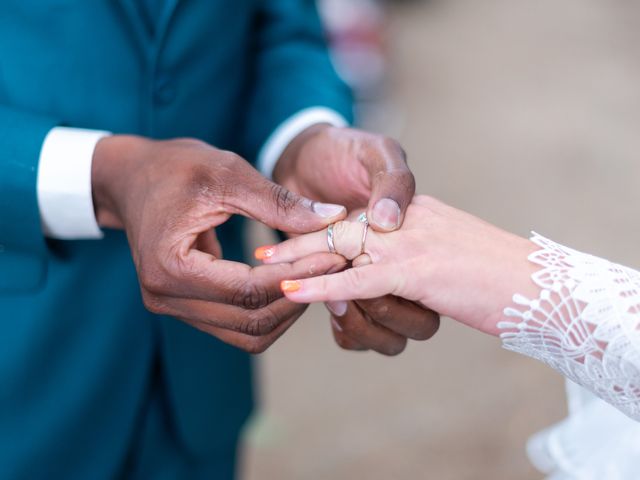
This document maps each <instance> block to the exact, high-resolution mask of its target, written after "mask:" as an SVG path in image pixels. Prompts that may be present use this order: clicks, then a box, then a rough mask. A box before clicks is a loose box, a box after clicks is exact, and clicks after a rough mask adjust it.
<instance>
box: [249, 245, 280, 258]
mask: <svg viewBox="0 0 640 480" xmlns="http://www.w3.org/2000/svg"><path fill="white" fill-rule="evenodd" d="M275 252H276V249H275V246H273V245H266V246H264V247H258V248H256V250H255V251H254V252H253V255H254V256H255V258H256V259H257V260H262V261H267V260H269V259H270V258H271V257H273V255H274V253H275Z"/></svg>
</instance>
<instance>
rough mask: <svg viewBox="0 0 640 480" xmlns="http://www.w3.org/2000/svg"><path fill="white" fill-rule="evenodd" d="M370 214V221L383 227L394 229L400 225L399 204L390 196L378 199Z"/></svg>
mask: <svg viewBox="0 0 640 480" xmlns="http://www.w3.org/2000/svg"><path fill="white" fill-rule="evenodd" d="M372 214H373V218H372V219H371V220H372V222H373V223H375V224H377V225H378V226H380V227H382V228H384V229H387V230H394V229H396V228H398V226H399V225H400V206H399V205H398V203H397V202H396V201H395V200H391V199H390V198H383V199H381V200H378V203H376V205H375V206H374V207H373V212H372Z"/></svg>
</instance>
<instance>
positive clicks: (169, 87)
mask: <svg viewBox="0 0 640 480" xmlns="http://www.w3.org/2000/svg"><path fill="white" fill-rule="evenodd" d="M176 95H177V91H176V86H175V84H174V82H172V81H171V79H170V78H169V77H167V76H161V77H159V78H158V79H157V80H156V82H155V87H154V90H153V99H154V101H155V102H156V103H158V104H160V105H167V104H169V103H171V102H173V101H174V100H175V99H176Z"/></svg>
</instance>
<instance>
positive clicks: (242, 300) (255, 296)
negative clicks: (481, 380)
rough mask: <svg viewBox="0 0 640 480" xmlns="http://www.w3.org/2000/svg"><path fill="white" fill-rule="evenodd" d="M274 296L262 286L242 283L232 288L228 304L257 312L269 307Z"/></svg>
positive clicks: (254, 283)
mask: <svg viewBox="0 0 640 480" xmlns="http://www.w3.org/2000/svg"><path fill="white" fill-rule="evenodd" d="M273 300H275V295H274V294H273V293H272V292H270V291H269V289H268V288H266V287H265V286H264V285H260V284H258V283H256V282H252V281H243V283H242V284H241V285H237V286H236V287H235V288H233V293H232V294H231V300H230V303H231V304H232V305H235V306H238V307H242V308H245V309H247V310H257V309H259V308H263V307H265V306H267V305H269V304H270V303H271V302H272V301H273Z"/></svg>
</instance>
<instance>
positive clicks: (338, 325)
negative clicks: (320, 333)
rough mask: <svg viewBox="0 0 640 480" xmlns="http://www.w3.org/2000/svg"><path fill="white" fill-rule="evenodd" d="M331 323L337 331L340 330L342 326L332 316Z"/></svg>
mask: <svg viewBox="0 0 640 480" xmlns="http://www.w3.org/2000/svg"><path fill="white" fill-rule="evenodd" d="M331 325H333V328H335V329H336V330H337V331H339V332H342V326H341V325H340V324H339V323H338V321H337V320H336V319H335V318H333V317H331Z"/></svg>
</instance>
